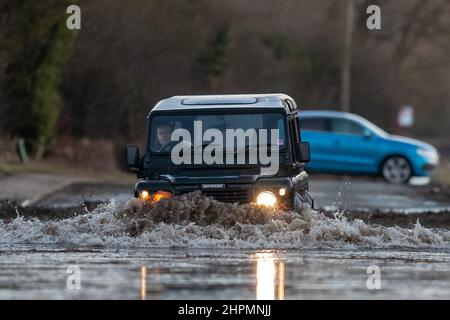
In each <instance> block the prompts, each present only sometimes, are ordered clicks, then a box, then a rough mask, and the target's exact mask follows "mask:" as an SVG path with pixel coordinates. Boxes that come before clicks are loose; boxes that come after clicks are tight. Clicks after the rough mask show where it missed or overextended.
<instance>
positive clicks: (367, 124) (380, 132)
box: [359, 117, 389, 137]
mask: <svg viewBox="0 0 450 320" xmlns="http://www.w3.org/2000/svg"><path fill="white" fill-rule="evenodd" d="M359 120H360V121H361V123H362V124H363V125H364V126H365V127H366V128H367V129H369V130H371V131H372V132H374V133H375V134H377V135H379V136H382V137H387V136H389V133H387V132H386V131H384V130H383V129H381V128H380V127H378V126H377V125H375V124H373V123H372V122H370V121H369V120H366V119H364V118H362V117H361V118H360V119H359Z"/></svg>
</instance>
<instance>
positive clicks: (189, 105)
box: [151, 93, 298, 113]
mask: <svg viewBox="0 0 450 320" xmlns="http://www.w3.org/2000/svg"><path fill="white" fill-rule="evenodd" d="M286 100H288V101H289V102H290V103H291V104H292V106H291V107H289V105H288V103H286ZM277 107H279V108H283V109H285V110H286V111H287V113H292V112H296V111H297V110H298V109H297V104H296V103H295V101H294V99H292V98H291V97H290V96H288V95H286V94H282V93H269V94H224V95H188V96H173V97H170V98H167V99H164V100H161V101H159V102H158V103H157V104H156V105H155V106H154V107H153V109H152V110H151V112H153V111H168V110H199V109H201V110H203V109H219V108H220V109H222V108H240V109H242V108H249V109H255V108H277Z"/></svg>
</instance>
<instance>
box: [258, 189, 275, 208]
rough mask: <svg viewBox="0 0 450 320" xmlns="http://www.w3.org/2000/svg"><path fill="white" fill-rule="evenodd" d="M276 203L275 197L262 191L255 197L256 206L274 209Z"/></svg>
mask: <svg viewBox="0 0 450 320" xmlns="http://www.w3.org/2000/svg"><path fill="white" fill-rule="evenodd" d="M276 203H277V197H275V195H274V194H273V193H272V192H270V191H262V192H260V193H259V194H258V196H257V197H256V204H258V205H261V206H267V207H274V206H275V204H276Z"/></svg>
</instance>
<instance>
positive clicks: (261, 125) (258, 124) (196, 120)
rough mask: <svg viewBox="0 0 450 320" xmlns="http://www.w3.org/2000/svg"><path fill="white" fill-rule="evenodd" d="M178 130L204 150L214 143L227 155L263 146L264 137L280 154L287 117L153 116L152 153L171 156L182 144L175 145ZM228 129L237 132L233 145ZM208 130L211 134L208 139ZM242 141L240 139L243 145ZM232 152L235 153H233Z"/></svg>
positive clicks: (269, 114)
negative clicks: (219, 145)
mask: <svg viewBox="0 0 450 320" xmlns="http://www.w3.org/2000/svg"><path fill="white" fill-rule="evenodd" d="M177 129H185V131H184V132H185V133H186V132H188V133H189V138H190V139H192V141H191V142H192V145H194V143H198V142H200V144H201V145H202V146H203V147H205V146H206V145H208V144H211V143H212V144H218V143H222V146H223V150H224V151H239V150H238V149H239V148H240V147H247V148H248V147H254V146H255V143H260V141H261V137H263V135H265V140H262V141H266V142H267V145H269V146H268V148H270V145H271V141H276V145H277V146H278V147H279V149H280V150H282V149H284V148H285V144H286V138H285V126H284V117H283V115H282V114H281V113H252V114H240V113H239V114H195V115H160V116H154V117H153V118H152V121H151V124H150V139H149V144H150V150H151V151H152V152H170V151H171V150H172V148H173V147H174V146H175V145H176V144H178V143H179V142H180V141H181V140H182V139H179V138H177V139H175V138H174V139H173V140H174V141H172V133H174V132H175V130H177ZM209 129H216V130H209ZM229 129H231V131H234V135H233V138H234V139H233V141H227V134H228V136H229V137H231V136H230V130H229ZM239 129H240V130H239ZM261 129H266V130H261ZM273 129H278V135H277V136H276V137H275V135H276V133H277V132H276V131H273ZM207 130H209V131H208V132H207V133H206V135H205V132H206V131H207ZM217 130H218V131H217ZM178 132H180V130H178ZM211 132H214V133H215V137H216V136H217V134H219V137H220V135H221V137H222V140H221V141H217V140H218V139H215V138H211V137H210V133H211ZM240 133H241V134H240ZM242 133H244V135H242ZM251 133H256V138H257V140H252V139H250V134H251ZM239 135H240V136H239ZM243 136H244V138H243ZM195 139H197V140H195ZM239 139H241V142H240V143H239ZM183 140H184V138H183ZM228 140H230V139H228ZM184 142H185V141H184ZM231 148H233V150H230V149H231Z"/></svg>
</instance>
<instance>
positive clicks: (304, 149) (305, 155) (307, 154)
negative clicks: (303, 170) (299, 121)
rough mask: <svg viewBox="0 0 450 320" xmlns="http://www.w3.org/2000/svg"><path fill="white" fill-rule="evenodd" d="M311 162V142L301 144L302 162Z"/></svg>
mask: <svg viewBox="0 0 450 320" xmlns="http://www.w3.org/2000/svg"><path fill="white" fill-rule="evenodd" d="M309 160H311V151H310V147H309V142H300V159H299V161H300V162H303V163H305V162H309Z"/></svg>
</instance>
